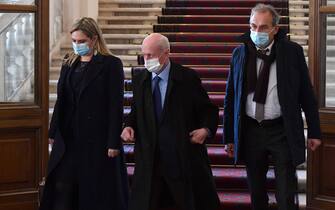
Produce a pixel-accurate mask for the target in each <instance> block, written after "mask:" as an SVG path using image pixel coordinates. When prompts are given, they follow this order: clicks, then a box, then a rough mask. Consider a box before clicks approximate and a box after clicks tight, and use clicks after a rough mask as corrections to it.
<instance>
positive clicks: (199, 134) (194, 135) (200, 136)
mask: <svg viewBox="0 0 335 210" xmlns="http://www.w3.org/2000/svg"><path fill="white" fill-rule="evenodd" d="M190 136H191V142H192V143H194V144H203V143H204V141H205V140H206V138H207V137H208V131H207V129H206V128H200V129H197V130H194V131H192V132H191V133H190Z"/></svg>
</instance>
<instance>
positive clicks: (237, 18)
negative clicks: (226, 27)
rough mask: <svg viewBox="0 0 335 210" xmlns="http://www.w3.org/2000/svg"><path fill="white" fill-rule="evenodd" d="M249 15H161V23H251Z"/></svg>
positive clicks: (284, 18) (284, 22)
mask: <svg viewBox="0 0 335 210" xmlns="http://www.w3.org/2000/svg"><path fill="white" fill-rule="evenodd" d="M249 19H250V17H249V15H187V16H185V15H179V16H171V15H168V16H159V17H158V23H159V24H172V23H174V24H249ZM280 23H281V24H288V17H287V16H282V17H281V19H280Z"/></svg>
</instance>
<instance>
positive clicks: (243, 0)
mask: <svg viewBox="0 0 335 210" xmlns="http://www.w3.org/2000/svg"><path fill="white" fill-rule="evenodd" d="M257 3H265V4H269V3H270V4H271V5H273V6H275V7H287V6H288V3H287V1H282V0H271V1H267V0H263V1H259V0H239V1H236V0H225V1H222V0H167V1H166V7H195V6H197V7H250V8H252V7H254V6H255V5H256V4H257Z"/></svg>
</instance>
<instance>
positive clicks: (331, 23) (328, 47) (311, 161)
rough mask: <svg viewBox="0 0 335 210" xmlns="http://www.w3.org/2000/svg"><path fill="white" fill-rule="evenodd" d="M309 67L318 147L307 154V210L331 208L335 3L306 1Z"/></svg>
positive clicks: (334, 205) (334, 185)
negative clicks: (318, 127) (319, 137)
mask: <svg viewBox="0 0 335 210" xmlns="http://www.w3.org/2000/svg"><path fill="white" fill-rule="evenodd" d="M310 12H311V13H310V39H309V40H310V43H309V46H310V49H309V50H310V51H309V67H310V70H311V75H312V79H313V82H314V87H315V89H316V94H317V96H318V101H319V105H320V120H321V130H322V145H321V147H320V148H319V149H318V150H317V151H316V152H310V151H308V153H307V158H308V161H307V164H308V166H307V209H309V210H317V209H322V210H334V209H335V1H334V0H310Z"/></svg>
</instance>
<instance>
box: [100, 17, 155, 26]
mask: <svg viewBox="0 0 335 210" xmlns="http://www.w3.org/2000/svg"><path fill="white" fill-rule="evenodd" d="M98 20H104V21H124V20H138V21H143V20H157V16H129V17H126V16H99V17H98ZM120 24H122V23H120ZM122 25H124V24H122Z"/></svg>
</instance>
